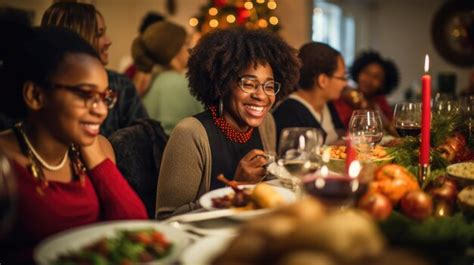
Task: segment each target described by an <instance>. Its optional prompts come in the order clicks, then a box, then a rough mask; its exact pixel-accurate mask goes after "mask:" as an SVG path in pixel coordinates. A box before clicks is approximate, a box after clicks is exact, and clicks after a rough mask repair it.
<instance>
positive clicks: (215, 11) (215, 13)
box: [209, 7, 219, 16]
mask: <svg viewBox="0 0 474 265" xmlns="http://www.w3.org/2000/svg"><path fill="white" fill-rule="evenodd" d="M218 13H219V11H218V10H217V8H215V7H211V8H209V15H211V16H215V15H217V14H218Z"/></svg>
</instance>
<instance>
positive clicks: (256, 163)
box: [234, 149, 268, 183]
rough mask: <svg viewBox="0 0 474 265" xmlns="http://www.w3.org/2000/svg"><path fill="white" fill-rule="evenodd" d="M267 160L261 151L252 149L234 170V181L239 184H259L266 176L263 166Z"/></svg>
mask: <svg viewBox="0 0 474 265" xmlns="http://www.w3.org/2000/svg"><path fill="white" fill-rule="evenodd" d="M267 163H268V160H267V159H266V158H265V152H264V151H263V150H258V149H254V150H252V151H250V152H248V154H246V155H245V156H244V157H242V159H241V160H240V161H239V165H238V166H237V169H236V170H235V176H234V180H235V181H239V182H250V183H257V182H259V181H260V180H261V179H262V178H263V177H264V176H265V174H266V170H265V165H266V164H267Z"/></svg>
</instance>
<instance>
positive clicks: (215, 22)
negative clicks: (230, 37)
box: [209, 19, 219, 28]
mask: <svg viewBox="0 0 474 265" xmlns="http://www.w3.org/2000/svg"><path fill="white" fill-rule="evenodd" d="M209 26H211V28H217V26H219V21H218V20H217V19H211V20H210V21H209Z"/></svg>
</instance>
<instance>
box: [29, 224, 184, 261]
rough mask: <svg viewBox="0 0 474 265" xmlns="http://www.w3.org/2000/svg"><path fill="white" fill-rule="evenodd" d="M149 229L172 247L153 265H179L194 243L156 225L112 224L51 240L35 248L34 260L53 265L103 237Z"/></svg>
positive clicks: (180, 233)
mask: <svg viewBox="0 0 474 265" xmlns="http://www.w3.org/2000/svg"><path fill="white" fill-rule="evenodd" d="M146 228H151V229H155V230H157V231H160V232H161V233H163V235H164V236H165V238H167V239H168V240H169V241H170V242H171V243H172V244H173V248H172V250H171V252H170V253H169V254H168V255H167V256H166V257H164V258H162V259H160V260H158V261H157V262H152V263H150V264H169V263H171V262H174V261H176V260H177V258H178V257H179V255H180V254H181V253H182V251H183V250H184V248H185V247H186V246H187V245H189V243H190V242H191V241H190V238H189V236H188V235H187V234H186V233H185V232H183V231H181V230H178V229H176V228H174V227H171V226H169V225H166V224H161V223H158V222H156V221H146V220H143V221H111V222H103V223H96V224H91V225H86V226H81V227H77V228H73V229H69V230H66V231H63V232H61V233H58V234H56V235H53V236H51V237H48V238H46V239H45V240H43V241H42V242H41V243H40V244H39V245H38V246H37V247H36V248H35V251H34V254H33V257H34V259H35V261H36V263H37V264H39V265H47V264H51V263H52V262H53V261H54V260H55V259H57V257H58V256H59V255H61V254H64V253H68V252H69V251H74V250H79V249H81V248H82V247H84V246H86V245H89V244H92V243H94V242H95V241H97V240H99V239H100V238H102V237H110V236H114V235H115V233H116V231H118V230H139V229H146Z"/></svg>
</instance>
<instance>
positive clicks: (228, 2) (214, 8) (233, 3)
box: [189, 0, 281, 33]
mask: <svg viewBox="0 0 474 265" xmlns="http://www.w3.org/2000/svg"><path fill="white" fill-rule="evenodd" d="M276 8H277V2H276V0H208V3H207V4H205V5H203V6H202V7H201V9H200V13H199V14H196V16H194V17H193V18H191V19H190V20H189V25H190V26H192V27H195V28H196V30H197V31H199V32H201V33H207V32H209V31H211V30H214V29H216V28H228V27H246V28H251V29H258V28H266V29H269V30H271V31H278V30H279V29H280V27H281V26H280V24H281V23H280V21H279V19H278V18H277V17H276V16H275V14H274V10H275V9H276Z"/></svg>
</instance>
